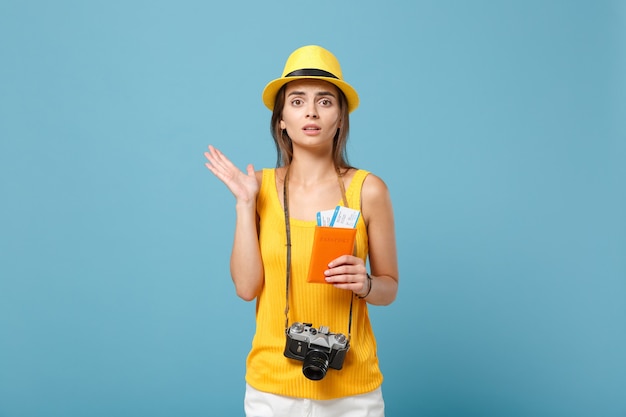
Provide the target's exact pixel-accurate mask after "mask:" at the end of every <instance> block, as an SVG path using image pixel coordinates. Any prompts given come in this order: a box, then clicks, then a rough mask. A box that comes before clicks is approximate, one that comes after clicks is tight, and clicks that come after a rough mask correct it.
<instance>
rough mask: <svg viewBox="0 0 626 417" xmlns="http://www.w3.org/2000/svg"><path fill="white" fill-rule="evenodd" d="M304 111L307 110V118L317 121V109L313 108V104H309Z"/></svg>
mask: <svg viewBox="0 0 626 417" xmlns="http://www.w3.org/2000/svg"><path fill="white" fill-rule="evenodd" d="M306 110H307V111H306V116H307V117H309V118H311V119H317V117H318V115H317V107H316V106H315V103H310V104H309V106H308V108H307V109H306Z"/></svg>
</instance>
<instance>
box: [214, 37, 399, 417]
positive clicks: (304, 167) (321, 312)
mask: <svg viewBox="0 0 626 417" xmlns="http://www.w3.org/2000/svg"><path fill="white" fill-rule="evenodd" d="M263 102H264V103H265V105H266V106H267V107H268V108H269V109H270V110H272V112H273V113H272V119H271V131H272V136H273V137H274V141H275V144H276V148H277V152H278V157H277V159H278V162H277V168H275V169H263V170H261V171H257V172H255V170H254V168H253V166H252V165H248V166H247V172H246V173H244V172H242V171H240V170H239V169H237V168H236V167H235V166H234V165H233V164H232V163H231V162H230V161H229V160H228V158H226V157H225V156H224V155H223V154H222V153H221V152H220V151H219V150H217V149H215V148H214V147H213V146H209V151H208V152H206V153H205V156H206V157H207V159H208V162H207V164H206V165H207V167H208V169H209V170H210V171H211V172H212V173H213V174H214V175H215V176H216V177H217V178H219V179H220V180H221V181H223V182H224V184H226V186H227V187H228V188H229V189H230V191H231V192H232V193H233V195H234V196H235V199H236V214H237V217H236V226H235V236H234V243H233V249H232V255H231V262H230V268H231V275H232V279H233V282H234V284H235V288H236V292H237V295H238V296H239V297H241V298H243V299H244V300H253V299H255V298H256V300H257V316H256V322H257V328H256V333H255V336H254V339H253V342H252V349H251V351H250V354H249V356H248V359H247V371H246V382H247V384H246V398H245V409H246V415H248V416H266V415H267V416H270V415H271V416H282V415H285V416H298V415H310V413H314V414H315V413H319V415H324V416H333V415H337V416H349V415H354V416H364V415H368V416H382V415H384V403H383V398H382V392H381V388H380V387H381V384H382V374H381V372H380V369H379V366H378V359H377V354H376V341H375V339H374V335H373V332H372V328H371V324H370V320H369V317H368V312H367V303H370V304H375V305H388V304H390V303H391V302H393V301H394V299H395V297H396V293H397V290H398V265H397V255H396V243H395V234H394V220H393V210H392V205H391V199H390V196H389V192H388V190H387V187H386V185H385V183H384V182H383V181H382V180H381V179H380V178H378V177H376V176H375V175H373V174H370V173H368V172H367V171H364V170H359V169H356V168H353V167H351V166H350V165H349V164H348V162H347V158H346V142H347V138H348V132H349V113H350V112H351V111H353V110H354V109H355V108H356V107H357V106H358V104H359V97H358V95H357V93H356V91H355V90H354V89H353V88H352V86H350V85H349V84H348V83H346V82H345V81H343V77H342V73H341V68H340V65H339V62H338V61H337V59H336V58H335V56H334V55H332V54H331V53H330V52H329V51H327V50H325V49H324V48H321V47H319V46H315V45H311V46H305V47H302V48H299V49H297V50H296V51H294V52H293V53H292V54H291V55H290V56H289V58H288V59H287V62H286V64H285V68H284V71H283V74H282V76H281V77H280V78H278V79H276V80H273V81H272V82H270V83H269V84H268V85H267V86H266V87H265V90H264V91H263ZM336 206H348V207H349V208H350V209H354V210H359V211H360V215H359V217H358V221H357V222H356V227H355V228H356V237H355V244H354V251H353V252H352V253H349V252H348V253H345V254H342V255H340V256H338V257H336V258H334V259H332V260H330V262H329V263H328V267H327V269H326V270H325V271H324V277H322V280H323V281H325V282H326V283H322V284H319V283H310V282H307V280H308V271H309V266H310V263H311V255H312V251H314V250H317V249H319V246H324V244H322V243H320V242H316V243H315V247H314V239H315V234H316V229H318V227H317V224H316V217H317V213H318V212H323V211H325V210H332V209H334V208H335V207H336ZM326 245H328V243H327V244H326ZM368 256H369V266H370V271H371V272H369V273H368V269H367V267H366V259H367V257H368ZM300 323H304V326H305V331H304V333H303V332H302V326H303V325H300ZM291 326H296V327H297V326H300V328H299V329H295V328H294V327H291ZM307 326H308V327H307ZM292 329H294V330H293V331H292ZM316 331H317V336H314V335H315V333H316ZM320 333H321V334H325V336H323V338H324V340H325V341H326V342H328V343H329V344H331V343H336V345H335V346H333V347H332V348H329V347H324V348H322V347H320V346H325V345H324V342H319V340H315V341H313V339H312V338H313V337H319V335H320ZM303 335H305V336H303ZM341 335H344V336H346V338H342V336H341ZM342 343H343V344H342ZM303 346H304V351H302V350H301V349H302V348H303ZM307 349H308V350H307ZM325 349H326V350H325ZM288 350H289V351H290V354H288V352H287V351H288ZM313 351H315V354H316V355H318V354H319V355H320V356H321V358H313V353H314V352H313ZM318 351H319V352H318ZM322 351H323V353H320V352H322ZM303 352H306V354H305V353H303ZM299 355H302V356H299ZM318 360H319V361H320V363H319V364H318V363H317V361H318ZM329 363H330V365H329ZM312 410H314V411H312ZM315 410H317V411H315Z"/></svg>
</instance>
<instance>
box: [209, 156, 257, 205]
mask: <svg viewBox="0 0 626 417" xmlns="http://www.w3.org/2000/svg"><path fill="white" fill-rule="evenodd" d="M204 156H206V158H207V159H208V162H207V163H205V165H206V167H207V168H208V169H209V170H210V171H211V172H212V173H213V175H215V176H216V177H217V178H219V179H220V180H221V181H222V182H223V183H224V184H226V186H227V187H228V189H229V190H230V192H231V193H233V195H234V196H235V199H237V203H242V204H253V203H255V202H256V196H257V193H258V192H259V183H258V181H257V179H256V175H255V173H254V167H253V166H252V164H248V166H247V168H246V169H247V173H244V172H242V171H241V170H240V169H239V168H237V167H236V166H235V165H233V163H232V162H230V160H229V159H228V158H227V157H226V156H225V155H224V154H223V153H221V152H220V151H219V150H217V149H216V148H214V147H213V146H212V145H209V151H208V152H205V153H204Z"/></svg>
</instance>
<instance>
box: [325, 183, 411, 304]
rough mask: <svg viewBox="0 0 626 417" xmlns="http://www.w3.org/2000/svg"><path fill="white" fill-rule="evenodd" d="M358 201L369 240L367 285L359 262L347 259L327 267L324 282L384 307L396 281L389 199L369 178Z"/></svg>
mask: <svg viewBox="0 0 626 417" xmlns="http://www.w3.org/2000/svg"><path fill="white" fill-rule="evenodd" d="M361 198H362V207H361V209H362V210H361V211H362V214H363V217H364V219H365V223H366V225H367V235H368V240H369V260H370V267H371V274H370V276H371V282H368V277H367V270H366V268H365V265H364V263H363V261H362V260H361V259H360V258H357V257H354V256H351V255H345V256H341V257H339V258H337V259H335V260H334V261H332V262H331V263H330V265H329V268H330V269H329V270H328V271H327V273H326V275H327V281H328V282H331V283H333V284H334V285H335V286H336V287H338V288H343V289H347V290H352V291H354V292H355V293H356V294H357V295H360V296H365V295H366V294H367V296H365V299H366V300H367V302H368V303H370V304H376V305H388V304H391V303H392V302H393V301H394V300H395V299H396V294H397V293H398V279H399V275H398V255H397V252H396V236H395V225H394V218H393V207H392V205H391V197H390V196H389V190H388V189H387V186H386V185H385V183H384V182H383V181H382V180H381V179H380V178H378V177H376V176H375V175H372V174H370V175H368V176H367V178H366V179H365V182H364V183H363V191H362V194H361ZM370 284H371V289H370V287H369V286H370ZM368 291H369V293H368Z"/></svg>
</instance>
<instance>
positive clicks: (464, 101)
mask: <svg viewBox="0 0 626 417" xmlns="http://www.w3.org/2000/svg"><path fill="white" fill-rule="evenodd" d="M305 44H320V45H323V46H325V47H327V48H328V49H330V50H331V51H333V52H334V53H335V54H336V55H337V56H338V57H339V58H340V60H341V63H342V66H343V70H344V75H345V77H346V78H347V80H348V81H349V82H350V83H352V84H353V85H354V86H355V87H356V89H357V90H358V91H359V93H360V95H361V100H362V104H361V106H360V108H359V109H358V110H357V111H356V112H355V113H353V116H352V123H351V124H352V132H351V142H350V144H349V155H350V159H351V162H352V163H353V164H354V165H356V166H359V167H363V168H366V169H369V170H371V171H373V172H374V173H376V174H378V175H379V176H381V177H382V178H383V179H384V180H385V181H386V182H387V184H388V186H389V188H390V190H391V193H392V198H393V201H394V206H395V210H396V221H397V237H398V246H399V261H400V268H401V285H400V290H399V294H398V298H397V301H396V302H395V303H394V304H392V305H391V306H388V307H372V308H371V316H372V320H373V322H374V326H375V330H376V332H377V337H378V341H379V349H380V358H381V365H382V369H383V372H384V374H385V377H386V379H385V383H384V386H383V388H384V394H385V398H386V404H387V411H388V415H389V416H405V415H419V416H428V417H431V416H432V417H439V416H441V417H443V416H455V417H456V416H481V417H490V416H510V417H515V416H533V417H536V416H539V417H542V416H567V417H578V416H580V417H583V416H601V417H624V416H626V216H625V213H626V192H625V190H626V187H624V182H625V180H626V123H625V119H626V117H625V115H626V78H625V76H624V74H626V4H625V3H624V2H622V1H565V0H561V1H558V0H555V1H535V0H533V1H506V2H496V1H475V2H465V1H444V2H435V1H428V2H422V1H419V2H418V1H415V2H412V1H402V2H400V1H398V2H394V1H389V2H378V1H348V0H342V1H324V0H321V1H318V2H313V3H311V2H294V1H289V2H282V1H280V2H279V1H274V2H271V1H266V2H261V1H258V2H257V1H232V2H224V3H221V4H220V3H219V2H203V1H177V2H173V1H171V2H168V1H154V0H152V1H124V2H122V1H106V2H105V1H101V2H95V1H91V2H90V1H78V0H76V1H69V0H62V1H54V2H45V1H38V2H37V1H17V0H2V2H0V60H1V62H0V199H1V204H0V416H1V417H22V416H23V417H26V416H28V417H31V416H64V417H73V416H93V417H95V416H189V417H191V416H207V415H223V416H230V415H242V414H243V410H242V400H243V392H244V381H243V375H244V365H245V363H244V362H245V356H246V354H247V352H248V349H249V347H250V341H251V336H252V333H253V331H254V303H245V302H244V301H242V300H240V299H238V298H237V297H236V295H235V292H234V289H233V287H232V283H231V281H230V277H229V272H228V256H229V252H230V245H231V242H232V232H233V224H234V223H233V221H234V199H233V198H232V196H231V195H230V193H229V192H228V190H227V189H226V188H225V187H224V186H223V184H221V183H220V182H219V181H218V180H216V179H215V178H213V177H212V175H211V174H210V173H209V172H208V171H207V170H206V168H205V167H204V166H203V163H204V157H203V155H202V154H203V152H204V150H205V149H206V146H207V145H208V144H209V143H211V144H214V145H216V146H217V147H219V148H221V149H222V150H223V151H224V152H225V153H226V154H227V155H228V156H230V157H231V159H233V161H234V162H235V163H236V164H237V165H239V166H241V167H242V168H243V167H245V165H246V164H247V163H250V162H251V163H253V164H254V165H255V167H256V168H261V167H271V166H273V165H274V163H275V151H274V147H273V144H272V142H271V138H270V135H269V117H270V113H269V111H267V110H266V109H265V108H264V107H263V105H262V102H261V98H260V94H261V91H262V88H263V87H264V85H265V83H266V82H268V81H269V80H271V79H273V78H275V77H278V76H279V75H280V72H281V71H282V66H283V64H284V61H285V59H286V57H287V56H288V54H289V53H290V52H291V51H292V50H293V49H295V48H297V47H299V46H302V45H305Z"/></svg>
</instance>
